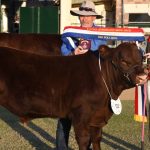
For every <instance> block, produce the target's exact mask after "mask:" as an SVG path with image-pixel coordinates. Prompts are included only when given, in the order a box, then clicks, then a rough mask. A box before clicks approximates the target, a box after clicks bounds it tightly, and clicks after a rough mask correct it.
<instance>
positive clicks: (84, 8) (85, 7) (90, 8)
mask: <svg viewBox="0 0 150 150" xmlns="http://www.w3.org/2000/svg"><path fill="white" fill-rule="evenodd" d="M70 13H71V15H73V16H96V19H100V18H103V16H101V15H99V14H98V13H97V12H96V11H95V5H94V3H93V2H92V1H89V0H85V1H83V3H82V4H81V6H80V7H79V10H70Z"/></svg>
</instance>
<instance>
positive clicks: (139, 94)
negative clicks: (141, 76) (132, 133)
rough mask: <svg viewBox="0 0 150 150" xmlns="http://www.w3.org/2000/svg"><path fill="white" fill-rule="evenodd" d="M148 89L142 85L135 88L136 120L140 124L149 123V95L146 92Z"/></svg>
mask: <svg viewBox="0 0 150 150" xmlns="http://www.w3.org/2000/svg"><path fill="white" fill-rule="evenodd" d="M146 88H147V87H145V85H140V86H136V87H135V103H134V104H135V107H134V120H135V121H139V122H143V121H144V122H147V114H146V99H147V93H146V92H145V90H146Z"/></svg>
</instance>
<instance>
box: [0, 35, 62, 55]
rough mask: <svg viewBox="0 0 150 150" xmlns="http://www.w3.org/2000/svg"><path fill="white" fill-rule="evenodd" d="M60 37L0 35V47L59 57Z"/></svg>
mask: <svg viewBox="0 0 150 150" xmlns="http://www.w3.org/2000/svg"><path fill="white" fill-rule="evenodd" d="M61 45H62V41H61V35H58V34H32V33H31V34H15V33H0V46H4V47H10V48H15V49H20V50H26V51H31V52H34V53H38V54H44V55H61V52H60V47H61Z"/></svg>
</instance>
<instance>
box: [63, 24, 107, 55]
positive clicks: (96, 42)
mask: <svg viewBox="0 0 150 150" xmlns="http://www.w3.org/2000/svg"><path fill="white" fill-rule="evenodd" d="M94 27H95V26H94ZM72 40H73V42H74V44H75V45H76V47H77V46H78V45H77V44H78V42H77V40H75V39H73V38H72ZM90 40H91V48H90V50H92V51H95V50H98V48H99V46H100V45H106V43H107V42H106V41H105V40H99V39H90ZM74 50H75V49H73V48H70V47H69V46H68V45H67V44H66V43H63V44H62V46H61V53H62V55H64V56H67V55H69V54H71V52H73V51H74Z"/></svg>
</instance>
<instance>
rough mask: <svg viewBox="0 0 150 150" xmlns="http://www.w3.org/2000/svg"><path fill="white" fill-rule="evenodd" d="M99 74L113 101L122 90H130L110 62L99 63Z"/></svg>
mask: <svg viewBox="0 0 150 150" xmlns="http://www.w3.org/2000/svg"><path fill="white" fill-rule="evenodd" d="M101 72H102V76H103V78H104V80H105V82H106V84H107V86H108V89H109V92H110V93H111V96H112V97H113V98H114V99H117V98H118V97H119V96H120V94H121V92H122V91H123V90H125V89H128V88H130V87H129V85H128V84H127V83H126V82H125V80H123V77H122V75H121V74H120V72H119V70H118V69H116V68H115V67H114V66H113V65H112V63H111V60H109V59H108V60H104V61H101Z"/></svg>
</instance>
